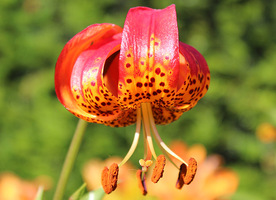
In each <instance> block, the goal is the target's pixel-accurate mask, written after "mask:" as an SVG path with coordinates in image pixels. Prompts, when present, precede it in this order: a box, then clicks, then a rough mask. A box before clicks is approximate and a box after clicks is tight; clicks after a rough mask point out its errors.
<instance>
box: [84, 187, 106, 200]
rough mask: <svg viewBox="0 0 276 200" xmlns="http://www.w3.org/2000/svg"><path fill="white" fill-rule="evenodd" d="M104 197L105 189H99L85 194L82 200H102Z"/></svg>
mask: <svg viewBox="0 0 276 200" xmlns="http://www.w3.org/2000/svg"><path fill="white" fill-rule="evenodd" d="M104 195H105V193H104V190H103V188H99V189H97V190H94V191H91V192H89V193H87V194H85V195H84V196H83V197H82V198H81V199H80V200H102V199H103V197H104Z"/></svg>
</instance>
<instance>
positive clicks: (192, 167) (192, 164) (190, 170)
mask: <svg viewBox="0 0 276 200" xmlns="http://www.w3.org/2000/svg"><path fill="white" fill-rule="evenodd" d="M196 171H197V162H196V160H195V159H194V158H190V159H189V161H188V167H187V174H186V176H185V178H184V184H186V185H189V184H190V183H191V182H192V181H193V180H194V177H195V174H196Z"/></svg>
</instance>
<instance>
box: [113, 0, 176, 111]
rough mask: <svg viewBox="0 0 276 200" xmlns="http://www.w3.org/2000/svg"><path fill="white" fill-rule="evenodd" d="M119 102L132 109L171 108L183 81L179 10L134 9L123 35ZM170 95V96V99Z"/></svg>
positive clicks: (129, 14)
mask: <svg viewBox="0 0 276 200" xmlns="http://www.w3.org/2000/svg"><path fill="white" fill-rule="evenodd" d="M119 67H120V70H119V87H118V98H119V101H120V103H121V104H122V105H123V106H125V107H128V108H131V107H134V108H135V107H136V106H137V105H139V104H140V103H142V102H152V104H154V105H156V106H168V107H169V106H171V105H172V103H173V102H171V98H173V96H174V94H175V92H176V89H177V84H178V77H179V41H178V27H177V20H176V13H175V6H174V5H172V6H169V7H167V8H165V9H162V10H155V9H150V8H145V7H137V8H133V9H130V10H129V12H128V15H127V18H126V21H125V25H124V30H123V34H122V44H121V51H120V63H119ZM168 94H170V96H169V97H168Z"/></svg>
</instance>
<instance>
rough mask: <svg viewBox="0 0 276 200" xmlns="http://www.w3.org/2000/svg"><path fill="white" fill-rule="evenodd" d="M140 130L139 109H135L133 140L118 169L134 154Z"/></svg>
mask: <svg viewBox="0 0 276 200" xmlns="http://www.w3.org/2000/svg"><path fill="white" fill-rule="evenodd" d="M140 130H141V108H138V109H137V121H136V131H135V134H134V139H133V142H132V144H131V147H130V149H129V150H128V152H127V154H126V156H125V157H124V159H123V160H122V162H121V163H120V164H119V167H121V166H122V165H123V164H125V163H126V162H127V161H128V160H129V158H130V157H131V156H132V154H133V153H134V151H135V149H136V147H137V144H138V141H139V136H140Z"/></svg>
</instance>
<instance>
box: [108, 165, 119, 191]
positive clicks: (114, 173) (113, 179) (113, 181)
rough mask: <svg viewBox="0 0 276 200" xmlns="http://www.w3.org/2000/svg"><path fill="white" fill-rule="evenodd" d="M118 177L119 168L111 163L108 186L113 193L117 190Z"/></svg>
mask: <svg viewBox="0 0 276 200" xmlns="http://www.w3.org/2000/svg"><path fill="white" fill-rule="evenodd" d="M118 175H119V166H118V164H117V163H113V164H112V165H111V166H110V169H109V184H110V187H111V188H112V191H114V190H115V189H116V188H117V181H118Z"/></svg>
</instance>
